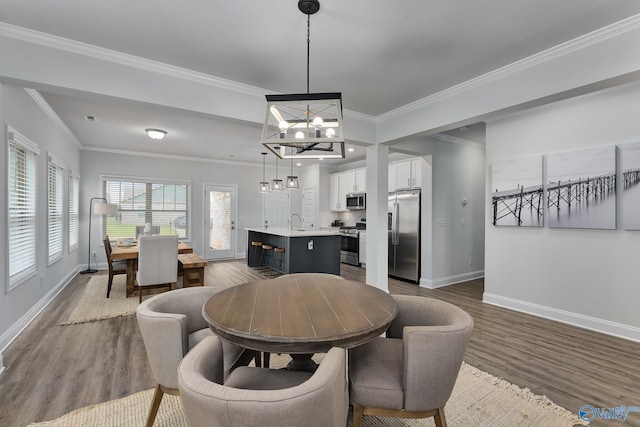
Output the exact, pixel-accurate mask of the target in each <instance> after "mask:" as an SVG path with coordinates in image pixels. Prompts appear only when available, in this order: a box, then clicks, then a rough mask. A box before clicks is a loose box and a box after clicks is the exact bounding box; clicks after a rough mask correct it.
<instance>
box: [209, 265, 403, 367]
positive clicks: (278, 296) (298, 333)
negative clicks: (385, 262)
mask: <svg viewBox="0 0 640 427" xmlns="http://www.w3.org/2000/svg"><path fill="white" fill-rule="evenodd" d="M397 311H398V308H397V305H396V302H395V300H394V299H393V298H392V297H391V295H389V294H388V293H387V292H384V291H383V290H381V289H378V288H375V287H373V286H368V285H366V284H364V283H360V282H354V281H350V280H343V279H341V278H339V277H337V276H336V278H331V277H327V276H326V275H320V276H316V275H313V274H296V275H293V276H291V277H287V276H282V277H279V278H277V279H271V280H259V281H255V282H250V283H246V284H243V285H239V286H234V287H232V288H229V289H226V290H223V291H221V292H219V293H217V294H215V295H214V296H212V297H211V298H210V299H209V300H208V301H207V302H206V303H205V304H204V306H203V308H202V312H203V315H204V318H205V319H206V320H207V322H208V323H209V326H210V327H211V329H212V330H213V332H215V333H216V334H217V335H219V336H220V337H221V338H223V339H225V340H227V341H229V342H231V343H233V344H236V345H239V346H242V347H245V348H250V349H253V350H258V351H263V352H270V353H287V354H291V355H292V358H293V361H292V362H293V363H292V364H290V366H289V367H290V368H292V369H313V366H310V364H311V365H313V361H312V360H311V355H312V354H313V353H324V352H327V351H329V349H330V348H331V347H343V348H351V347H356V346H358V345H361V344H364V343H366V342H368V341H371V340H373V339H374V338H375V337H377V336H379V335H380V334H382V333H383V332H385V331H386V330H387V328H388V327H389V324H390V323H391V321H392V320H393V319H394V318H395V316H396V314H397Z"/></svg>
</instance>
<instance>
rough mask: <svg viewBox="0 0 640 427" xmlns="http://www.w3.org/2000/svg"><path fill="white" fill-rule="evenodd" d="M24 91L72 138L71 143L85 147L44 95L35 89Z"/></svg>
mask: <svg viewBox="0 0 640 427" xmlns="http://www.w3.org/2000/svg"><path fill="white" fill-rule="evenodd" d="M24 90H25V92H27V94H29V96H30V97H31V98H32V99H33V100H34V101H35V102H36V104H38V106H39V107H40V109H41V110H42V111H44V113H45V114H46V115H47V116H48V117H49V119H51V121H52V122H53V123H54V124H55V125H56V126H58V127H59V128H60V129H61V130H62V131H63V132H64V133H66V134H67V136H69V138H71V141H73V143H74V144H76V146H78V147H79V148H82V147H83V145H82V143H81V142H80V140H79V139H78V137H77V136H76V135H75V134H74V133H73V132H72V131H71V129H69V127H68V126H67V125H66V124H65V122H63V121H62V119H61V118H60V116H58V115H57V114H56V112H55V111H53V108H51V106H50V105H49V103H48V102H47V101H46V100H45V99H44V98H43V97H42V95H40V92H38V91H37V90H35V89H29V88H24Z"/></svg>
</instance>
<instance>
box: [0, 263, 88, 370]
mask: <svg viewBox="0 0 640 427" xmlns="http://www.w3.org/2000/svg"><path fill="white" fill-rule="evenodd" d="M77 274H78V270H77V269H75V270H73V271H71V272H69V274H67V275H66V276H65V277H64V278H63V279H62V280H61V281H60V282H58V284H57V285H55V286H54V287H53V288H52V289H51V290H50V291H49V292H47V294H46V295H45V296H43V297H42V298H41V299H40V301H38V302H37V303H36V304H35V305H34V306H33V307H31V309H29V311H27V312H26V313H25V314H24V315H23V316H22V317H21V318H20V319H19V320H18V321H17V322H16V323H14V324H13V325H12V326H11V327H10V328H9V329H8V330H7V331H6V332H5V333H4V334H2V336H0V372H2V371H3V370H4V366H3V365H2V360H3V357H2V353H3V352H4V351H5V350H6V348H7V347H8V346H9V344H11V343H12V342H13V340H15V339H16V338H17V337H18V335H20V333H21V332H22V331H23V330H24V329H25V328H26V327H27V326H29V324H30V323H31V322H32V321H33V319H35V318H36V316H37V315H38V314H40V312H41V311H42V310H44V309H45V307H46V306H47V305H49V303H51V301H53V299H54V298H55V297H56V296H57V295H58V294H59V293H60V292H61V291H62V290H63V289H64V288H65V287H66V286H67V285H68V284H69V283H71V280H72V279H73V278H74V277H76V275H77Z"/></svg>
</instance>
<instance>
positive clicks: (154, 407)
mask: <svg viewBox="0 0 640 427" xmlns="http://www.w3.org/2000/svg"><path fill="white" fill-rule="evenodd" d="M162 396H164V392H163V391H162V386H160V384H158V385H157V386H156V391H155V393H153V400H152V401H151V408H150V409H149V416H148V417H147V424H146V427H153V422H154V421H155V420H156V415H157V414H158V409H159V408H160V402H162Z"/></svg>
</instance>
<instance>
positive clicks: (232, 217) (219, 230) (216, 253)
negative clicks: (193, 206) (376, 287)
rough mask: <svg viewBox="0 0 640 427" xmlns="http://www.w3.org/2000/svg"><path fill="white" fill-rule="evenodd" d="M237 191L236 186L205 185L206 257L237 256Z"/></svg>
mask: <svg viewBox="0 0 640 427" xmlns="http://www.w3.org/2000/svg"><path fill="white" fill-rule="evenodd" d="M236 192H237V189H236V187H234V186H225V185H206V186H205V245H204V247H205V258H206V259H223V258H235V256H236V239H237V230H236Z"/></svg>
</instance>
